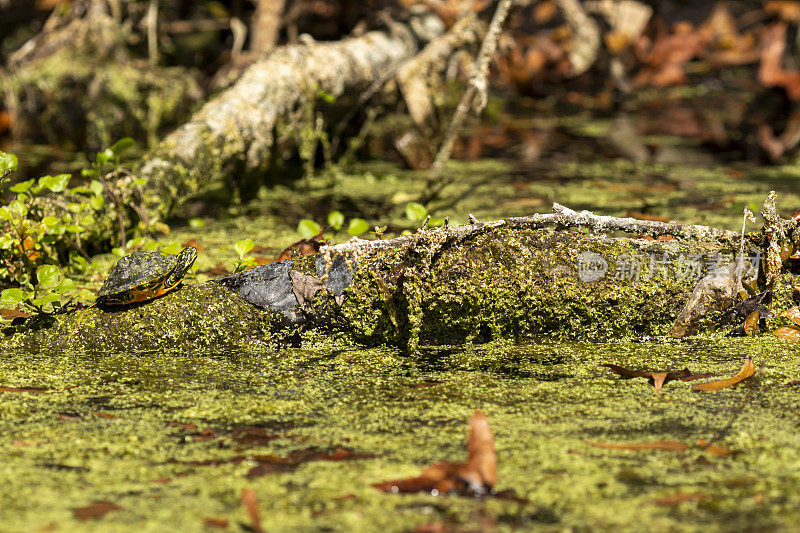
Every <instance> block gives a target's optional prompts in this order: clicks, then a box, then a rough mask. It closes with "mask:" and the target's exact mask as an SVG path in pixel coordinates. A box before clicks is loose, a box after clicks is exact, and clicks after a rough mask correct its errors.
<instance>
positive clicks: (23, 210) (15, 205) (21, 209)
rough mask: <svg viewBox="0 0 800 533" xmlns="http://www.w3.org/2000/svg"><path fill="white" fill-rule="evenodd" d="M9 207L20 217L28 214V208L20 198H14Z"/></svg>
mask: <svg viewBox="0 0 800 533" xmlns="http://www.w3.org/2000/svg"><path fill="white" fill-rule="evenodd" d="M8 208H9V209H10V210H11V213H12V214H13V215H16V217H19V218H21V217H24V216H25V215H27V214H28V208H27V207H26V206H25V204H23V203H22V202H20V201H19V200H14V201H13V202H11V203H10V204H8Z"/></svg>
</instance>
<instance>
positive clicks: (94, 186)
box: [89, 180, 103, 196]
mask: <svg viewBox="0 0 800 533" xmlns="http://www.w3.org/2000/svg"><path fill="white" fill-rule="evenodd" d="M89 190H90V191H92V194H94V195H95V196H103V184H102V183H100V181H99V180H92V181H91V182H89Z"/></svg>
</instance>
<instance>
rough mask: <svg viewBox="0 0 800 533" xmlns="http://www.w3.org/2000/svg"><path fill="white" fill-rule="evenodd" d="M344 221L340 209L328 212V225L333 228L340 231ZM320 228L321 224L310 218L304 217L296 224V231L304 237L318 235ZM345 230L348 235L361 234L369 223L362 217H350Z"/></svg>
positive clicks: (366, 230)
mask: <svg viewBox="0 0 800 533" xmlns="http://www.w3.org/2000/svg"><path fill="white" fill-rule="evenodd" d="M344 223H345V218H344V215H343V214H342V213H341V212H340V211H331V212H330V213H329V214H328V226H330V227H331V228H333V229H334V230H336V231H341V230H342V229H344ZM322 230H323V228H322V226H320V225H319V224H318V223H317V222H315V221H313V220H311V219H310V218H304V219H303V220H301V221H300V223H299V224H297V233H299V234H300V236H301V237H303V238H304V239H311V238H312V237H315V236H317V235H319V234H320V233H321V232H322ZM345 231H346V233H347V234H348V235H353V236H356V235H361V234H363V233H366V232H368V231H369V224H368V223H367V221H366V220H364V219H363V218H351V219H350V221H349V222H348V224H347V230H345Z"/></svg>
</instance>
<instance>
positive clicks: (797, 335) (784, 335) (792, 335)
mask: <svg viewBox="0 0 800 533" xmlns="http://www.w3.org/2000/svg"><path fill="white" fill-rule="evenodd" d="M3 292H5V291H3ZM772 334H773V335H775V336H776V337H778V338H779V339H783V340H785V341H800V327H797V326H781V327H779V328H778V329H776V330H775V331H773V332H772Z"/></svg>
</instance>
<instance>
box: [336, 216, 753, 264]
mask: <svg viewBox="0 0 800 533" xmlns="http://www.w3.org/2000/svg"><path fill="white" fill-rule="evenodd" d="M553 211H554V213H544V214H542V213H536V214H533V215H530V216H526V217H512V218H507V219H505V220H493V221H490V222H477V221H475V222H473V223H471V224H466V225H464V226H442V227H438V228H432V229H429V230H425V231H418V232H417V233H414V234H412V235H402V236H400V237H396V238H394V239H387V240H374V241H368V240H365V239H359V238H358V237H353V238H352V239H350V240H349V241H347V242H344V243H342V244H337V245H334V246H323V247H322V248H321V249H320V253H322V255H323V257H324V258H325V259H326V262H327V261H328V260H330V259H331V258H332V257H333V256H335V255H349V256H358V255H360V254H364V253H367V252H373V251H377V250H388V249H393V248H407V247H409V246H412V245H414V244H416V243H417V242H418V241H420V240H421V239H436V238H441V239H445V240H446V239H463V238H465V237H468V236H470V235H472V234H474V233H477V232H480V231H484V230H487V229H492V228H499V227H501V226H506V225H510V226H521V227H526V228H545V227H558V228H589V229H591V230H593V231H597V232H603V231H624V232H627V233H633V234H636V235H650V236H652V237H658V236H660V235H672V236H674V237H680V238H684V239H687V240H696V241H713V240H716V241H718V242H727V243H734V242H736V241H737V239H738V238H739V234H738V233H737V232H735V231H729V230H722V229H717V228H711V227H709V226H699V225H694V224H680V223H678V222H659V221H657V220H638V219H635V218H630V217H627V218H619V217H611V216H605V215H596V214H594V213H592V212H590V211H581V212H580V213H578V212H576V211H573V210H572V209H569V208H566V207H564V206H563V205H560V204H553Z"/></svg>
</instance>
